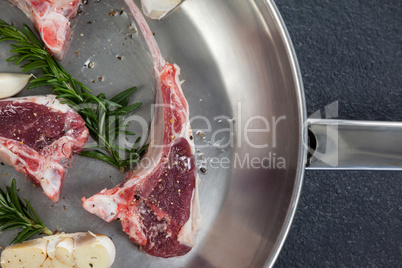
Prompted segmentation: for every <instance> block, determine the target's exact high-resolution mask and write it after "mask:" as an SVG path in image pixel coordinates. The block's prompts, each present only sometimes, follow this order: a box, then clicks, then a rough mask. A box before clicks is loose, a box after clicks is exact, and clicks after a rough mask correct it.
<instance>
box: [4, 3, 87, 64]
mask: <svg viewBox="0 0 402 268" xmlns="http://www.w3.org/2000/svg"><path fill="white" fill-rule="evenodd" d="M9 1H10V2H11V3H13V4H14V5H15V6H17V7H18V8H19V9H21V10H22V11H23V12H24V13H25V15H27V17H28V18H29V19H30V20H31V21H32V23H33V24H34V26H35V28H36V29H37V30H38V31H39V33H40V36H41V38H42V40H43V42H44V43H45V45H46V47H47V49H48V50H49V52H51V53H52V54H53V55H54V56H55V57H56V58H57V59H59V60H60V59H62V58H63V56H64V53H65V52H66V50H67V45H68V41H69V39H70V35H71V30H70V19H71V18H73V17H75V16H76V15H77V11H78V8H79V5H80V4H81V2H82V0H9Z"/></svg>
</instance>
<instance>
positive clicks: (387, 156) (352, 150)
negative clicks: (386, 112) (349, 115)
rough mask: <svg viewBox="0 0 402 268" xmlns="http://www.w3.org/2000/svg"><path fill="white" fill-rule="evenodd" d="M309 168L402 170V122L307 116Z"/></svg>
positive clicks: (307, 165)
mask: <svg viewBox="0 0 402 268" xmlns="http://www.w3.org/2000/svg"><path fill="white" fill-rule="evenodd" d="M307 126H308V136H309V143H308V145H307V148H308V149H307V151H308V157H307V164H306V167H307V169H351V170H402V123H397V122H376V121H351V120H332V119H307Z"/></svg>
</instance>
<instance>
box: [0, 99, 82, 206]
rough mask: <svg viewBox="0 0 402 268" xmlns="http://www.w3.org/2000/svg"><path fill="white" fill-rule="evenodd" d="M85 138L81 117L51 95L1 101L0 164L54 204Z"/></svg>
mask: <svg viewBox="0 0 402 268" xmlns="http://www.w3.org/2000/svg"><path fill="white" fill-rule="evenodd" d="M88 135H89V132H88V129H87V128H86V126H85V123H84V120H83V119H82V118H81V116H80V115H79V114H78V113H76V112H75V111H74V110H73V109H72V108H70V107H69V106H67V105H65V104H61V103H60V102H59V101H58V100H57V99H56V97H55V96H53V95H48V96H34V97H22V98H12V99H5V100H0V161H2V162H4V163H6V164H9V165H11V166H14V167H15V168H16V169H17V171H19V172H21V173H24V174H26V175H27V178H28V179H29V180H31V181H32V182H33V183H34V184H36V185H38V186H40V187H42V190H43V192H44V193H45V195H47V196H48V197H49V198H50V199H51V200H53V201H54V202H56V201H58V200H59V196H60V191H61V187H62V185H63V182H64V178H65V176H66V173H67V171H66V167H67V165H68V164H69V161H70V160H71V158H72V155H73V153H76V152H80V151H81V150H82V149H83V148H84V146H85V144H86V142H87V140H88Z"/></svg>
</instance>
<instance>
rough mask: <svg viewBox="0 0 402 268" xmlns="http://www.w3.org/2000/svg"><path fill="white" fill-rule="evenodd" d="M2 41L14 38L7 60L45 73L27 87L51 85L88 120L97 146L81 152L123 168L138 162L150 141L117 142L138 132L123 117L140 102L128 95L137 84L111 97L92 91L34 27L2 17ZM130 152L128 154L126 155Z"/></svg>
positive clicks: (23, 68) (64, 100)
mask: <svg viewBox="0 0 402 268" xmlns="http://www.w3.org/2000/svg"><path fill="white" fill-rule="evenodd" d="M0 41H13V44H11V47H12V48H13V49H12V50H11V52H12V53H15V55H13V56H12V57H10V58H8V59H7V61H8V62H15V64H16V65H18V64H21V68H22V71H23V72H30V71H32V70H40V71H42V74H43V76H42V77H37V78H35V79H33V80H31V81H30V85H29V87H28V89H32V88H36V87H41V86H50V87H51V89H52V91H53V93H54V94H55V95H57V98H61V99H62V101H61V103H66V104H68V105H69V106H70V107H72V108H73V109H75V110H76V111H77V112H78V113H79V114H80V115H81V116H82V118H83V119H84V120H85V124H86V126H87V128H88V129H89V132H90V135H91V137H92V138H93V139H94V140H95V141H96V142H97V145H96V146H93V147H91V148H87V149H86V150H84V151H83V152H81V155H82V156H85V157H90V158H95V159H98V160H101V161H104V162H106V163H109V164H111V165H113V166H114V167H116V168H118V169H119V170H121V171H122V172H124V171H126V170H127V169H129V168H130V167H131V166H132V165H133V164H136V163H138V162H139V159H140V156H141V154H142V153H143V152H144V151H145V149H146V147H147V145H145V146H142V147H139V141H140V138H138V139H137V140H136V142H135V143H134V146H133V147H132V148H129V149H127V148H121V147H119V146H117V145H116V143H118V140H119V136H120V135H121V134H123V135H127V136H133V135H135V133H133V132H130V131H128V130H126V128H127V127H128V126H127V125H123V122H124V121H123V117H124V116H125V115H127V114H130V113H132V112H133V111H134V110H136V109H137V108H139V107H140V106H141V103H139V102H137V103H134V104H131V105H129V103H128V99H129V97H130V96H131V95H132V94H133V93H134V92H135V90H136V88H135V87H132V88H129V89H127V90H125V91H123V92H121V93H119V94H117V95H116V96H114V97H113V98H111V99H107V98H106V96H105V94H104V93H101V94H98V95H96V96H95V95H93V94H92V92H91V90H90V89H89V88H88V87H87V86H85V85H84V84H83V83H81V82H79V81H78V80H76V79H75V78H74V77H72V76H71V75H70V74H69V73H68V72H67V71H66V70H65V69H64V68H63V66H62V65H61V64H60V63H59V62H58V61H57V60H56V59H55V58H54V57H53V56H52V55H51V54H50V53H49V52H48V51H47V50H46V48H45V46H44V45H43V44H42V42H41V41H40V40H39V39H38V38H37V37H36V36H35V34H34V33H33V32H32V30H31V29H30V28H29V27H28V26H27V25H25V24H24V25H23V30H22V31H21V30H19V29H17V28H16V27H14V26H11V25H9V24H7V23H6V22H4V21H2V20H0ZM127 155H128V157H126V156H127Z"/></svg>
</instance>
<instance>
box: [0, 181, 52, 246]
mask: <svg viewBox="0 0 402 268" xmlns="http://www.w3.org/2000/svg"><path fill="white" fill-rule="evenodd" d="M24 201H25V204H24V203H23V202H22V201H21V199H20V198H19V197H18V194H17V186H16V183H15V179H13V181H12V183H11V187H9V186H7V190H6V192H3V190H1V189H0V228H1V231H2V232H4V231H7V230H11V229H16V228H22V231H21V232H19V233H18V235H17V236H16V237H15V238H14V240H13V241H12V242H11V244H17V243H21V242H22V241H25V240H27V239H28V238H30V237H31V236H33V235H35V234H39V233H43V234H47V235H52V234H53V233H52V231H50V230H49V229H48V228H47V227H46V226H45V224H44V223H43V222H42V220H41V219H40V218H39V217H38V214H36V212H35V210H34V209H33V207H32V205H31V203H30V202H29V201H27V200H26V199H25V198H24Z"/></svg>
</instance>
